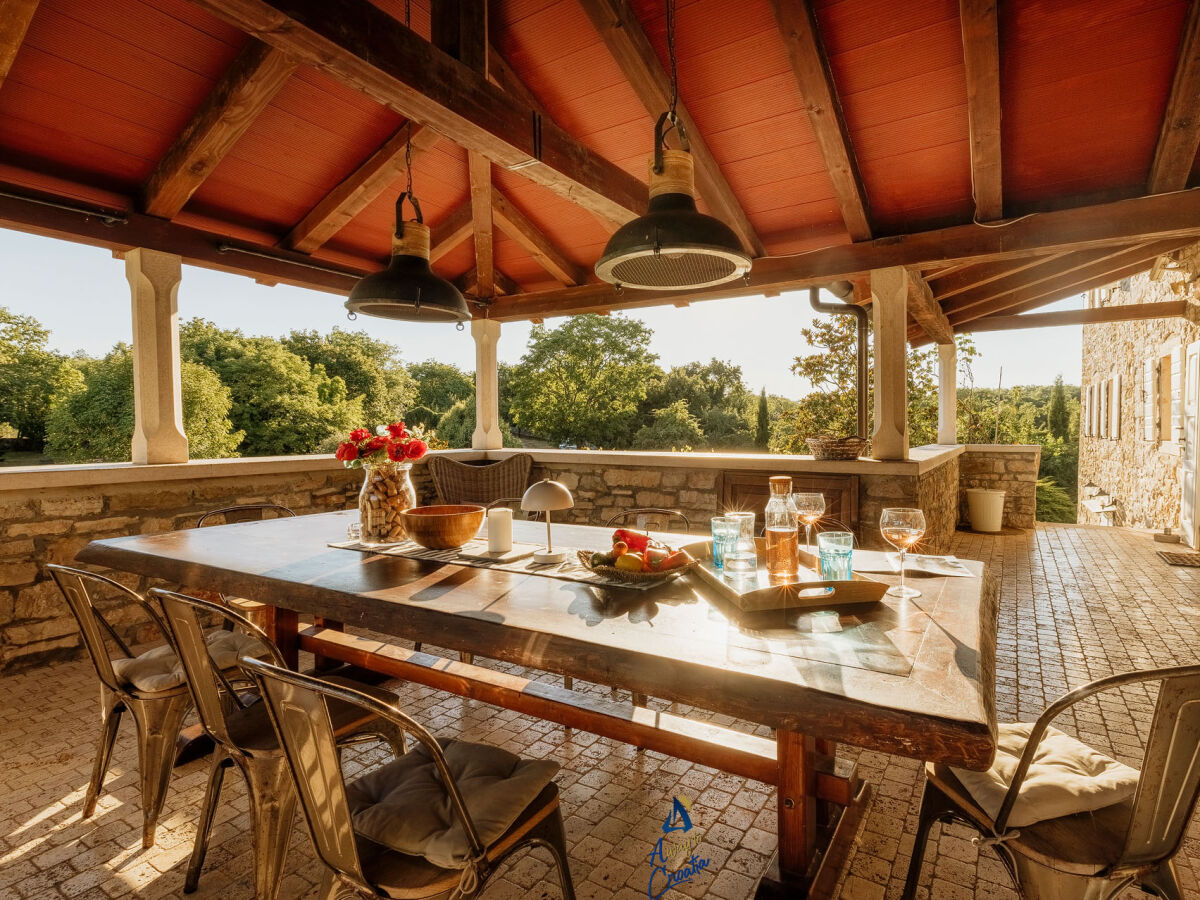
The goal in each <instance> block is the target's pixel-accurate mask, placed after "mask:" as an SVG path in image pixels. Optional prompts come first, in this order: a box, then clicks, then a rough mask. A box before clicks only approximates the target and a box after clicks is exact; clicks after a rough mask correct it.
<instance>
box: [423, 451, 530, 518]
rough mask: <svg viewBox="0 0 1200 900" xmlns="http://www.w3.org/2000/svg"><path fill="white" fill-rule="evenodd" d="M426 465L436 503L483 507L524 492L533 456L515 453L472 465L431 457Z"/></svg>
mask: <svg viewBox="0 0 1200 900" xmlns="http://www.w3.org/2000/svg"><path fill="white" fill-rule="evenodd" d="M428 465H429V477H430V478H432V479H433V487H434V489H435V490H436V491H437V499H438V503H477V504H479V505H480V506H487V505H488V504H489V503H491V502H493V501H494V500H502V499H504V498H506V497H520V496H521V495H522V494H523V493H525V488H527V487H529V473H530V471H531V470H532V469H533V457H532V456H530V455H529V454H528V453H516V454H514V455H512V456H510V457H508V458H507V459H502V460H500V461H499V462H491V463H485V464H484V465H482V466H472V465H468V464H467V463H461V462H459V461H458V460H456V459H449V458H447V457H445V456H433V457H430V459H429V463H428Z"/></svg>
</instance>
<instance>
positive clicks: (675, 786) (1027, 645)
mask: <svg viewBox="0 0 1200 900" xmlns="http://www.w3.org/2000/svg"><path fill="white" fill-rule="evenodd" d="M1154 549H1155V546H1154V545H1153V544H1152V543H1151V542H1150V539H1149V537H1148V536H1146V535H1144V534H1141V533H1137V532H1133V531H1126V530H1122V529H1103V528H1095V527H1080V526H1043V527H1039V528H1038V529H1037V530H1036V531H1035V532H1030V533H1026V534H1021V535H1005V536H1001V537H985V536H978V535H971V534H959V535H958V536H957V539H956V544H955V547H954V550H955V552H956V553H958V554H959V555H960V556H963V557H969V558H975V559H982V560H985V561H987V562H988V563H989V564H990V565H992V566H993V567H994V568H995V571H996V573H997V575H998V576H999V578H1000V583H1001V615H1000V628H999V652H998V677H997V682H998V683H997V697H998V712H999V718H1000V721H1012V720H1016V719H1032V718H1034V717H1035V716H1036V715H1037V713H1038V712H1039V711H1040V710H1041V709H1042V708H1043V707H1044V706H1045V705H1046V703H1047V702H1048V701H1049V700H1051V699H1052V698H1054V697H1055V696H1057V695H1058V694H1060V693H1062V692H1063V691H1065V690H1067V689H1069V688H1071V687H1075V686H1078V685H1080V684H1082V683H1085V682H1087V681H1090V680H1092V679H1094V678H1098V677H1100V676H1103V675H1107V674H1110V673H1114V672H1120V671H1123V670H1127V669H1132V668H1139V667H1147V666H1154V665H1168V664H1177V663H1188V662H1191V663H1194V662H1196V661H1197V659H1200V570H1196V569H1184V568H1170V567H1168V566H1166V565H1165V564H1163V563H1161V562H1160V561H1159V560H1158V559H1157V558H1156V557H1155V556H1154V553H1153V551H1154ZM546 677H547V678H551V677H552V676H546ZM591 689H592V690H596V691H599V692H603V693H607V689H606V688H601V687H598V686H593V687H592V688H591ZM397 691H398V692H399V694H400V696H401V698H402V700H403V701H404V702H405V703H407V704H408V706H409V708H410V710H412V711H413V712H414V713H415V715H416V716H417V717H418V718H419V719H421V720H422V721H424V722H425V723H426V724H427V725H428V726H430V727H431V728H432V729H433V730H434V731H435V733H449V734H457V735H461V736H463V737H465V738H468V739H471V740H481V741H489V742H492V743H495V744H499V745H501V746H504V747H507V748H509V749H511V750H513V751H514V752H518V753H522V754H525V755H528V756H536V757H549V758H553V759H556V760H558V761H559V762H560V763H561V764H562V766H563V769H562V772H561V773H560V775H559V777H558V783H559V785H560V787H561V789H562V806H563V812H564V815H565V816H566V828H567V839H568V842H569V845H570V855H571V871H572V874H573V876H574V880H575V885H576V890H577V892H578V895H579V897H580V898H581V900H587V898H596V900H609V898H613V900H637V898H639V897H641V898H644V897H646V896H647V890H646V889H647V882H648V879H649V875H650V863H649V862H648V860H647V854H648V852H649V849H650V847H651V844H652V841H653V839H654V838H655V837H656V836H657V835H659V834H661V831H660V826H661V823H662V821H663V819H664V818H665V817H666V816H667V814H668V812H669V810H670V804H671V798H672V797H673V796H675V795H686V796H687V797H689V798H691V800H692V801H693V806H692V814H693V819H694V821H695V822H696V824H698V825H699V826H700V828H701V829H702V839H701V852H702V853H703V855H705V856H707V857H708V858H709V859H710V860H711V864H710V865H709V867H708V868H707V870H705V871H704V873H703V874H702V875H701V876H700V877H698V878H697V879H696V880H695V881H693V882H692V883H690V884H687V885H684V886H683V887H682V889H681V890H680V891H674V890H673V891H671V892H670V893H668V894H667V895H666V896H667V897H669V898H670V897H674V898H680V897H683V896H687V897H717V898H722V900H741V898H745V897H748V896H750V894H751V891H752V889H753V885H754V883H755V880H756V878H757V876H758V875H759V874H760V873H761V872H762V870H763V868H764V867H765V866H766V863H767V860H768V857H769V855H770V853H771V851H772V850H773V848H774V844H775V799H774V797H773V796H772V794H771V793H770V792H769V791H768V790H767V788H766V787H765V786H764V785H762V784H759V783H755V782H748V781H746V780H745V779H742V778H735V777H730V776H728V775H725V774H723V773H720V772H716V771H714V770H711V769H707V768H704V767H702V766H697V765H692V764H689V763H686V762H683V761H681V760H678V759H673V758H670V757H665V756H662V755H660V754H657V753H643V754H637V753H635V752H634V751H633V750H632V748H630V747H628V746H626V745H623V744H618V743H615V742H612V741H608V740H606V739H603V738H597V737H595V736H593V735H590V734H585V733H581V732H571V731H568V730H566V729H563V728H561V727H559V726H557V725H553V724H550V723H547V722H542V721H539V720H535V719H530V718H527V717H524V716H520V715H517V714H515V713H510V712H507V711H503V710H497V709H494V708H492V707H488V706H485V705H482V704H480V703H476V702H472V701H467V700H463V699H460V698H458V697H451V696H447V695H444V694H438V693H436V692H434V691H431V690H428V689H426V688H422V687H414V686H400V687H397ZM1152 702H1153V698H1151V697H1147V696H1146V695H1145V693H1144V692H1136V691H1131V692H1128V693H1127V694H1123V695H1119V696H1116V697H1112V698H1108V699H1105V700H1104V701H1101V702H1098V703H1094V704H1091V705H1090V706H1084V707H1081V708H1080V710H1079V712H1078V713H1077V714H1075V715H1074V716H1072V717H1071V718H1070V719H1068V720H1065V726H1064V727H1065V728H1066V729H1067V730H1073V731H1074V732H1075V733H1076V734H1078V735H1079V736H1080V737H1081V738H1082V739H1084V740H1086V741H1089V742H1091V743H1093V744H1094V745H1095V746H1097V747H1099V748H1101V749H1105V750H1108V751H1109V752H1112V753H1114V754H1115V755H1116V756H1117V757H1118V758H1120V759H1122V760H1123V761H1125V762H1128V763H1132V764H1137V762H1138V761H1139V760H1140V751H1141V741H1140V740H1139V737H1138V730H1139V728H1142V729H1144V727H1145V725H1146V722H1147V721H1148V716H1149V713H1150V710H1151V709H1152ZM652 703H653V701H652ZM695 714H696V715H701V714H700V713H698V712H697V713H695ZM709 718H712V719H715V720H716V721H718V722H720V723H722V724H734V723H731V722H730V720H728V719H724V718H723V717H711V716H709ZM1060 724H1061V723H1060ZM122 728H123V731H122V734H121V737H120V739H119V741H118V744H117V748H116V751H115V754H114V759H113V764H112V767H111V770H110V773H109V777H108V782H107V785H106V790H105V792H104V795H103V797H102V799H101V802H100V807H99V809H98V810H97V813H96V816H95V817H94V818H93V819H92V820H90V821H87V822H83V821H81V820H80V817H79V807H80V803H81V800H82V797H83V792H84V788H85V786H86V783H87V779H88V775H89V773H90V769H91V764H92V758H93V752H94V743H95V740H96V735H97V730H98V717H97V715H96V688H95V678H94V675H93V674H92V672H91V670H90V668H89V666H88V665H87V663H85V662H84V661H75V662H69V663H61V664H57V665H53V666H50V667H47V668H43V669H38V670H35V671H30V672H25V673H21V674H18V675H14V676H10V677H6V678H4V679H3V680H0V897H3V898H9V897H13V898H41V897H47V898H49V897H81V898H93V897H97V898H98V897H125V896H137V897H146V898H155V897H174V896H178V895H180V892H181V889H182V885H183V876H184V869H185V868H186V864H187V856H188V853H189V852H190V849H191V845H192V838H193V835H194V833H195V820H196V818H197V814H198V807H199V804H200V800H201V797H202V795H203V791H204V782H205V776H206V763H205V762H194V763H191V764H189V765H187V766H185V767H183V768H181V769H180V770H179V771H177V772H176V774H175V777H174V781H173V783H172V785H171V789H170V793H169V795H168V798H167V804H166V809H165V810H164V813H163V817H162V821H161V823H160V826H159V832H158V841H157V844H156V846H155V847H154V848H153V849H152V850H149V851H142V850H141V846H140V843H141V842H140V833H141V812H140V809H139V804H138V794H137V787H136V765H135V764H136V749H135V745H134V740H133V734H132V726H131V725H129V724H128V723H126V724H124V725H123V726H122ZM856 755H857V758H858V761H859V765H860V770H861V771H862V773H863V774H864V775H865V777H866V778H868V779H869V780H870V781H871V782H872V783H873V784H874V786H875V793H874V797H873V800H872V803H871V807H870V809H869V811H868V814H867V816H866V818H865V822H864V825H863V827H862V830H861V832H860V834H859V836H858V839H857V841H856V844H855V847H854V851H853V854H852V856H851V858H850V860H849V863H848V865H847V866H846V868H845V872H844V874H843V879H842V882H841V885H840V889H839V893H840V896H841V897H842V898H844V900H879V898H885V897H886V898H895V897H897V896H898V895H899V892H900V887H901V884H902V883H903V879H904V874H905V870H906V867H907V864H908V858H909V855H910V852H911V848H912V840H913V838H912V832H913V830H914V829H915V824H916V809H915V808H914V802H915V799H916V798H917V797H919V795H920V782H921V775H920V771H921V769H920V764H919V763H917V762H915V761H912V760H907V759H901V758H898V757H892V756H887V755H885V754H881V753H875V752H865V751H864V752H859V753H856ZM381 759H383V755H382V751H380V750H375V749H368V750H366V751H363V752H359V753H355V754H350V755H348V757H347V770H348V772H349V773H350V774H351V775H353V774H355V773H357V772H359V771H361V770H363V769H365V768H367V767H369V766H371V765H374V764H376V763H378V762H379V761H380V760H381ZM238 781H239V779H237V778H229V779H227V780H226V795H225V800H224V802H223V803H222V806H221V808H220V810H219V812H218V814H217V824H216V826H215V828H214V831H213V837H212V842H211V846H210V851H209V856H208V864H207V867H206V870H205V873H204V875H203V877H202V879H201V884H200V890H199V892H198V893H197V894H195V895H193V896H195V897H198V898H204V897H219V898H221V900H241V898H249V897H252V896H253V884H252V869H251V859H250V850H249V846H250V842H249V837H248V833H247V830H246V797H245V791H244V789H243V788H242V787H241V785H240V784H238ZM970 838H971V834H970V833H969V832H968V831H966V830H965V829H962V828H959V827H951V828H947V829H942V830H939V829H935V830H934V841H932V842H931V845H930V848H929V853H928V855H927V857H926V864H925V867H924V874H923V878H922V888H921V895H922V896H923V897H932V898H935V900H958V898H970V897H987V898H1005V900H1008V898H1015V893H1014V892H1013V891H1012V889H1011V886H1010V883H1009V880H1008V877H1007V875H1006V873H1005V870H1004V869H1003V868H1002V866H1001V865H1000V863H999V861H998V859H997V858H996V857H995V856H994V855H993V854H992V853H991V851H984V852H983V853H982V854H980V853H978V852H977V849H976V847H975V846H974V845H973V844H972V843H971V842H970ZM287 868H288V873H289V874H288V876H287V878H286V880H285V881H284V883H283V887H282V891H281V896H282V897H284V898H289V900H290V898H299V897H304V896H308V895H310V894H311V893H312V892H313V886H314V884H315V883H316V882H317V880H318V878H319V869H318V864H317V863H316V861H315V859H314V857H313V855H312V851H311V849H310V847H309V842H308V838H307V835H306V834H305V833H304V832H303V831H302V830H301V826H300V825H299V824H297V827H296V830H295V833H294V835H293V840H292V848H291V852H290V855H289V857H288V867H287ZM1179 874H1180V878H1181V881H1182V884H1183V888H1184V893H1185V896H1189V897H1197V896H1200V886H1198V885H1200V881H1198V879H1200V832H1198V831H1197V829H1196V828H1195V827H1193V829H1192V835H1191V836H1190V838H1189V840H1188V841H1187V843H1186V844H1185V846H1184V849H1183V853H1182V854H1181V857H1180V859H1179ZM1131 895H1136V892H1131ZM485 896H488V897H491V898H495V900H504V898H517V897H533V898H540V897H557V896H558V890H557V887H556V886H555V885H554V884H553V873H552V872H551V871H550V866H549V862H548V858H544V857H543V855H542V853H541V852H540V851H539V852H537V853H533V854H530V855H525V856H522V857H519V858H518V860H517V861H516V862H515V863H514V864H513V865H511V866H510V867H508V868H507V869H506V870H505V871H504V872H503V873H502V877H499V878H498V879H497V880H495V881H493V883H492V885H491V886H490V887H489V890H488V892H487V894H486V895H485Z"/></svg>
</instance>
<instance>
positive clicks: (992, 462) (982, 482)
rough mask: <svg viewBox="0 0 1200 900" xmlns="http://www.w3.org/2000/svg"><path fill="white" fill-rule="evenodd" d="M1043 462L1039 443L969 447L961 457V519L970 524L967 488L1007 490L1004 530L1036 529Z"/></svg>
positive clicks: (959, 467)
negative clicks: (1039, 471)
mask: <svg viewBox="0 0 1200 900" xmlns="http://www.w3.org/2000/svg"><path fill="white" fill-rule="evenodd" d="M1041 462H1042V448H1041V446H1040V445H1039V444H967V449H966V451H965V452H964V453H963V455H962V456H960V457H959V458H958V472H959V477H958V486H959V499H958V504H959V505H958V520H959V521H960V522H962V523H964V524H966V523H967V522H969V521H970V520H969V518H968V516H967V495H966V490H967V488H989V489H991V490H997V491H1004V527H1005V528H1033V527H1034V525H1036V524H1037V473H1038V467H1039V466H1040V465H1041Z"/></svg>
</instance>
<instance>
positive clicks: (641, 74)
mask: <svg viewBox="0 0 1200 900" xmlns="http://www.w3.org/2000/svg"><path fill="white" fill-rule="evenodd" d="M580 3H581V5H582V6H583V8H584V11H585V12H587V14H588V16H589V17H590V18H591V20H592V24H593V25H595V26H596V30H597V31H598V32H599V33H600V37H601V38H602V39H603V40H604V44H605V46H607V47H608V51H609V53H611V54H612V57H613V59H615V60H616V62H617V65H618V66H619V67H620V69H621V71H622V72H623V73H624V75H625V80H626V81H628V82H629V85H630V87H632V88H633V92H634V93H635V94H636V95H637V97H638V99H639V100H641V101H642V105H643V106H644V107H645V108H646V112H648V113H649V114H650V116H651V117H652V119H657V118H658V117H659V115H660V114H661V113H662V112H663V111H664V110H665V109H667V108H668V107H669V106H670V104H671V80H670V76H669V75H668V74H667V72H666V70H665V69H663V65H662V62H660V61H659V58H658V54H657V53H655V52H654V47H653V46H651V44H650V39H649V38H648V37H646V32H645V31H644V30H643V29H642V26H641V23H640V22H638V19H637V15H636V13H635V12H634V10H633V7H632V6H631V5H630V4H629V0H580ZM676 112H677V113H678V115H679V119H680V121H681V122H682V123H683V127H684V129H685V130H686V131H687V135H688V140H689V141H690V143H691V151H692V158H693V159H694V160H695V162H696V181H697V186H698V187H699V190H700V196H701V197H703V198H704V200H705V202H706V203H707V204H708V207H709V209H710V210H712V213H713V215H714V216H716V217H717V218H719V219H720V220H721V221H723V222H724V223H725V224H726V225H728V226H729V227H730V228H732V229H733V231H734V233H735V234H736V235H737V236H738V238H739V239H740V240H741V242H742V245H743V246H744V247H745V248H746V249H747V250H748V251H749V252H750V255H751V256H765V255H766V252H767V251H766V248H765V247H764V246H763V242H762V241H761V240H760V239H759V237H758V233H757V232H756V231H755V230H754V226H753V225H751V224H750V219H749V217H748V216H747V215H746V211H745V210H744V209H743V208H742V204H741V203H740V202H739V201H738V198H737V196H736V195H735V194H734V192H733V188H732V187H730V186H729V182H728V181H726V180H725V176H724V174H722V172H721V167H720V165H719V164H718V163H717V159H716V157H715V156H713V153H712V150H710V149H709V147H708V145H707V144H706V143H705V142H704V138H703V137H702V136H701V134H700V126H698V125H697V124H696V122H695V120H694V119H693V118H692V117H691V115H690V114H689V113H688V111H687V108H686V107H685V106H684V105H683V103H682V102H680V103H678V104H677V106H676Z"/></svg>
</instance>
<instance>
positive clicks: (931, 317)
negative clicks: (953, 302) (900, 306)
mask: <svg viewBox="0 0 1200 900" xmlns="http://www.w3.org/2000/svg"><path fill="white" fill-rule="evenodd" d="M906 271H907V272H908V314H909V315H910V316H912V317H913V319H915V320H916V322H917V324H918V325H919V326H920V327H921V330H922V331H923V332H924V333H925V334H927V335H928V336H929V337H930V338H932V339H933V340H934V341H936V342H937V343H939V344H953V343H954V332H953V331H952V330H951V328H950V321H949V320H948V319H947V318H946V314H945V313H944V312H942V308H941V307H940V306H939V305H938V302H937V300H935V299H934V297H933V291H931V290H930V289H929V285H928V284H927V283H926V282H925V279H923V278H922V277H921V273H920V272H918V271H916V270H914V269H912V268H909V269H907V270H906Z"/></svg>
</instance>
